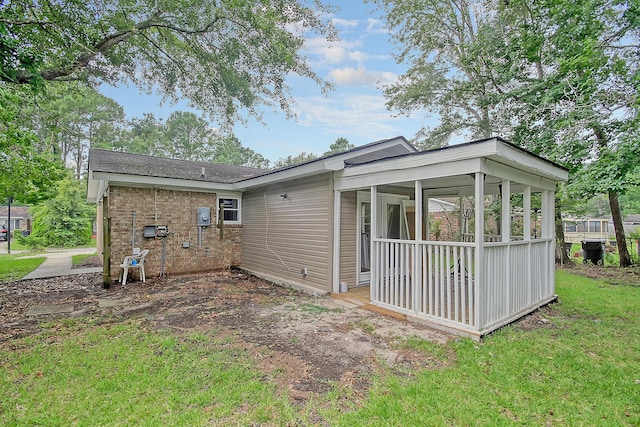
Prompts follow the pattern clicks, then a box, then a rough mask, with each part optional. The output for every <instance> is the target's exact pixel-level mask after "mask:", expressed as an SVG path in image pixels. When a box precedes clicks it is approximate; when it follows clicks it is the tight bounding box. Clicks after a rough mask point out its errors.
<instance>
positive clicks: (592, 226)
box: [589, 221, 602, 233]
mask: <svg viewBox="0 0 640 427" xmlns="http://www.w3.org/2000/svg"><path fill="white" fill-rule="evenodd" d="M601 224H602V223H601V222H600V221H589V231H590V232H592V233H599V232H600V231H602V229H601V228H600V225H601Z"/></svg>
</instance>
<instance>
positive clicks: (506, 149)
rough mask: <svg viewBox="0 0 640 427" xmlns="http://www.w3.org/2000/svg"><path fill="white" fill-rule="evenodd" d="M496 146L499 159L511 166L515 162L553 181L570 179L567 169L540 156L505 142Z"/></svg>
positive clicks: (522, 167)
mask: <svg viewBox="0 0 640 427" xmlns="http://www.w3.org/2000/svg"><path fill="white" fill-rule="evenodd" d="M496 148H497V152H496V155H497V156H498V157H500V158H502V160H498V161H500V162H501V163H505V164H507V165H511V166H513V165H514V164H515V165H517V167H518V169H521V170H524V171H528V172H530V173H532V174H535V175H540V176H543V177H545V178H548V179H551V180H553V181H567V180H568V179H569V172H568V171H567V170H566V169H564V168H561V167H559V166H556V165H554V164H553V163H551V162H549V161H546V160H544V159H542V158H540V157H538V156H535V155H532V154H528V153H526V152H524V151H521V150H519V149H517V148H514V147H511V146H509V145H507V144H504V143H501V144H499V145H498V146H497V147H496ZM490 157H493V156H490ZM496 160H497V159H496Z"/></svg>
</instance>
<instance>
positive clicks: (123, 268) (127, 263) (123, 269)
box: [119, 249, 149, 287]
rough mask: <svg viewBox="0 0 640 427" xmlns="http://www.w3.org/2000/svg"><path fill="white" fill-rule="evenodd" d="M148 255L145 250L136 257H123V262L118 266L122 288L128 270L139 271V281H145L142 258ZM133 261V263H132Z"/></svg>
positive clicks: (125, 281) (147, 250)
mask: <svg viewBox="0 0 640 427" xmlns="http://www.w3.org/2000/svg"><path fill="white" fill-rule="evenodd" d="M148 253H149V249H145V250H144V251H142V252H140V253H139V254H138V255H130V256H126V257H124V261H123V262H122V264H120V279H119V280H121V281H122V287H124V285H125V284H126V283H127V275H128V274H129V269H130V268H137V269H139V270H140V279H141V280H142V281H143V282H146V281H147V277H146V275H145V273H144V257H146V256H147V254H148ZM134 261H135V262H134Z"/></svg>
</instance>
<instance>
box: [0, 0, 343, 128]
mask: <svg viewBox="0 0 640 427" xmlns="http://www.w3.org/2000/svg"><path fill="white" fill-rule="evenodd" d="M329 11H330V9H329V8H327V7H325V6H323V5H321V4H320V3H319V2H314V3H313V5H312V6H307V5H306V4H305V0H298V1H296V0H292V1H287V2H284V1H270V0H257V1H255V0H236V1H228V0H224V1H220V2H208V1H205V2H203V1H200V0H197V1H196V0H179V1H168V0H160V1H158V0H141V1H136V2H130V1H125V0H105V1H99V2H98V1H95V0H92V1H79V0H70V1H65V2H54V1H50V0H45V1H36V0H24V1H16V2H8V3H4V4H2V5H0V13H1V17H0V55H2V56H1V57H0V64H2V71H1V72H0V81H3V82H5V83H10V84H18V85H20V84H31V85H34V86H37V85H39V84H42V83H43V82H51V81H69V80H83V81H89V82H93V83H97V82H106V83H109V84H112V85H118V84H121V83H127V82H129V81H131V82H133V83H134V84H135V85H137V86H139V87H140V88H142V89H144V90H146V91H148V92H151V91H153V90H155V91H157V92H158V93H160V94H161V95H162V96H163V97H164V98H165V99H170V100H173V101H175V100H177V99H179V98H180V99H182V98H187V99H188V100H189V101H190V102H191V105H192V106H193V107H195V108H197V109H200V110H202V111H205V112H207V113H208V114H209V115H210V117H211V118H212V119H215V120H216V121H218V122H219V123H220V124H221V125H231V124H234V123H235V122H236V121H238V120H242V117H241V116H240V115H239V112H240V111H241V110H244V111H247V112H248V113H249V114H251V115H253V116H255V117H258V118H259V117H260V112H259V107H260V106H268V107H273V108H281V109H282V110H284V111H285V112H286V113H287V114H288V115H293V112H292V110H291V108H290V101H291V95H290V90H289V88H288V86H287V84H286V82H285V79H286V78H287V77H288V76H289V75H298V76H302V77H305V78H310V79H312V80H313V81H315V82H317V83H318V84H320V85H321V87H322V88H323V89H327V88H328V85H327V84H326V83H325V82H324V81H323V80H322V79H320V78H319V77H318V75H317V74H316V73H315V72H313V70H312V69H311V67H310V66H309V64H308V60H307V58H306V57H304V56H303V55H302V54H301V53H300V48H301V47H302V45H303V42H304V36H305V34H306V33H307V32H315V33H317V34H321V35H323V36H325V37H327V38H331V37H333V36H334V31H333V29H332V27H331V25H330V24H329V22H328V21H327V16H328V14H327V13H326V12H329Z"/></svg>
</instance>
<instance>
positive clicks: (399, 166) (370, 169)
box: [345, 140, 495, 176]
mask: <svg viewBox="0 0 640 427" xmlns="http://www.w3.org/2000/svg"><path fill="white" fill-rule="evenodd" d="M491 142H493V140H491V141H485V142H482V143H479V144H472V145H461V146H451V147H448V148H446V149H442V150H437V151H423V152H420V153H418V154H414V155H412V156H403V157H398V158H391V159H388V160H379V161H375V162H371V163H365V164H362V165H354V166H353V167H351V168H347V169H345V176H354V175H363V174H368V173H375V172H379V171H383V170H384V171H387V170H403V169H410V168H415V167H423V166H431V165H435V166H437V165H439V164H443V163H450V162H454V161H457V160H465V159H479V158H481V157H486V156H488V155H490V154H495V149H493V150H492V149H491V148H492V145H490V143H491ZM493 146H495V144H494V145H493ZM456 172H457V171H456ZM456 175H457V173H456Z"/></svg>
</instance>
